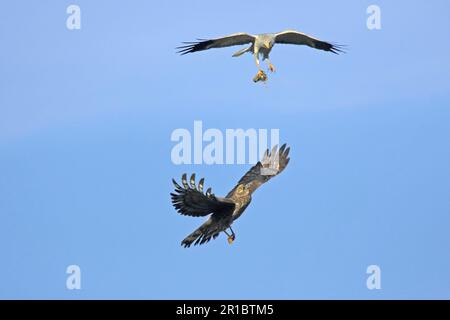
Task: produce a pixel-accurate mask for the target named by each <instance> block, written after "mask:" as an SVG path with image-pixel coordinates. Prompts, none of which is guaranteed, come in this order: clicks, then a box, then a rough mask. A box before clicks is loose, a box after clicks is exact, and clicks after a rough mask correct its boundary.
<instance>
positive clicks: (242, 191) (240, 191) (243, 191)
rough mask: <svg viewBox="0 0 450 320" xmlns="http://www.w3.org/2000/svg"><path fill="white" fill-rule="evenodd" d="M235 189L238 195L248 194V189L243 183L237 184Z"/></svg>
mask: <svg viewBox="0 0 450 320" xmlns="http://www.w3.org/2000/svg"><path fill="white" fill-rule="evenodd" d="M236 191H237V193H238V194H239V195H248V194H249V190H248V189H247V188H246V187H245V185H243V184H240V185H238V187H237V190H236Z"/></svg>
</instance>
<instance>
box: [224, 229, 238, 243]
mask: <svg viewBox="0 0 450 320" xmlns="http://www.w3.org/2000/svg"><path fill="white" fill-rule="evenodd" d="M230 230H231V228H230ZM223 232H225V234H226V235H227V237H228V243H229V244H232V243H233V241H234V238H235V237H236V236H235V235H234V232H233V230H231V232H233V233H232V234H231V235H230V234H229V233H228V232H227V231H226V230H223Z"/></svg>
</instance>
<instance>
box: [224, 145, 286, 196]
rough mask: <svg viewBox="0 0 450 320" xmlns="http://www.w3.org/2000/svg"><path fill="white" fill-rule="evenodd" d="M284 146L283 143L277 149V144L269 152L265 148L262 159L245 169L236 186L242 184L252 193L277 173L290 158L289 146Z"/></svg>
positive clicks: (284, 166)
mask: <svg viewBox="0 0 450 320" xmlns="http://www.w3.org/2000/svg"><path fill="white" fill-rule="evenodd" d="M286 147H287V146H286V144H283V145H282V146H281V148H279V149H278V146H274V147H273V148H272V150H271V151H270V153H269V149H267V150H266V152H265V153H264V156H263V158H262V160H261V161H259V162H258V163H257V164H255V165H254V166H253V167H252V168H251V169H250V170H249V171H247V173H246V174H245V175H244V176H243V177H242V178H241V179H240V180H239V182H238V184H237V186H239V185H241V184H244V185H245V186H246V188H247V189H248V190H250V193H253V192H254V191H255V190H256V189H258V188H259V187H260V186H261V185H262V184H264V183H265V182H267V181H269V180H270V179H271V178H273V177H275V176H276V175H279V174H280V173H281V172H282V171H283V170H284V169H285V168H286V167H287V165H288V163H289V160H290V158H289V151H290V148H289V147H288V148H286ZM232 192H233V191H231V192H230V193H232Z"/></svg>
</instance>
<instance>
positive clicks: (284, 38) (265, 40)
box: [177, 30, 344, 82]
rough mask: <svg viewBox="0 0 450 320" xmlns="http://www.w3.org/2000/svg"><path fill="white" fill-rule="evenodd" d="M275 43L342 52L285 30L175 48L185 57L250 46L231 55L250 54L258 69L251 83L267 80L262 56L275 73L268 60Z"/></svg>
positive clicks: (325, 43)
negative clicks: (225, 48) (260, 59)
mask: <svg viewBox="0 0 450 320" xmlns="http://www.w3.org/2000/svg"><path fill="white" fill-rule="evenodd" d="M276 43H282V44H296V45H307V46H309V47H311V48H314V49H319V50H324V51H329V52H332V53H334V54H339V53H341V52H344V51H343V46H341V45H337V44H331V43H328V42H325V41H321V40H319V39H316V38H313V37H311V36H308V35H307V34H304V33H302V32H298V31H295V30H286V31H282V32H278V33H263V34H258V35H252V34H248V33H235V34H231V35H228V36H225V37H222V38H217V39H209V40H207V39H198V41H195V42H183V45H182V46H180V47H177V49H178V53H180V54H181V55H185V54H187V53H192V52H197V51H203V50H208V49H213V48H224V47H230V46H236V45H244V44H250V46H248V47H246V48H243V49H241V50H239V51H237V52H236V53H235V54H233V57H239V56H241V55H243V54H244V53H246V52H250V53H252V54H253V56H254V59H255V62H256V65H257V67H258V73H257V74H256V76H255V77H254V78H253V81H255V82H258V81H260V80H262V81H266V80H267V75H266V73H265V72H264V71H263V70H262V69H261V66H260V63H259V58H260V56H262V59H263V60H264V61H266V62H267V64H268V66H269V70H270V71H271V72H274V71H275V67H274V66H273V64H272V63H271V62H270V60H269V54H270V51H271V50H272V48H273V46H274V45H275V44H276Z"/></svg>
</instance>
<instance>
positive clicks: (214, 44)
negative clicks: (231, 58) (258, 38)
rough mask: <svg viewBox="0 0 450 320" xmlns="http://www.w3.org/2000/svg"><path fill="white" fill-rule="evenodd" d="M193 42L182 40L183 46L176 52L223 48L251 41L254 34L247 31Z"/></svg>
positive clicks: (253, 38)
mask: <svg viewBox="0 0 450 320" xmlns="http://www.w3.org/2000/svg"><path fill="white" fill-rule="evenodd" d="M198 40H199V41H194V42H183V44H184V45H183V46H180V47H177V49H178V53H179V54H181V55H184V54H187V53H191V52H197V51H202V50H208V49H212V48H223V47H231V46H237V45H242V44H246V43H251V42H253V41H254V40H255V36H253V35H251V34H248V33H235V34H230V35H228V36H225V37H222V38H217V39H209V40H207V39H198Z"/></svg>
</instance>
